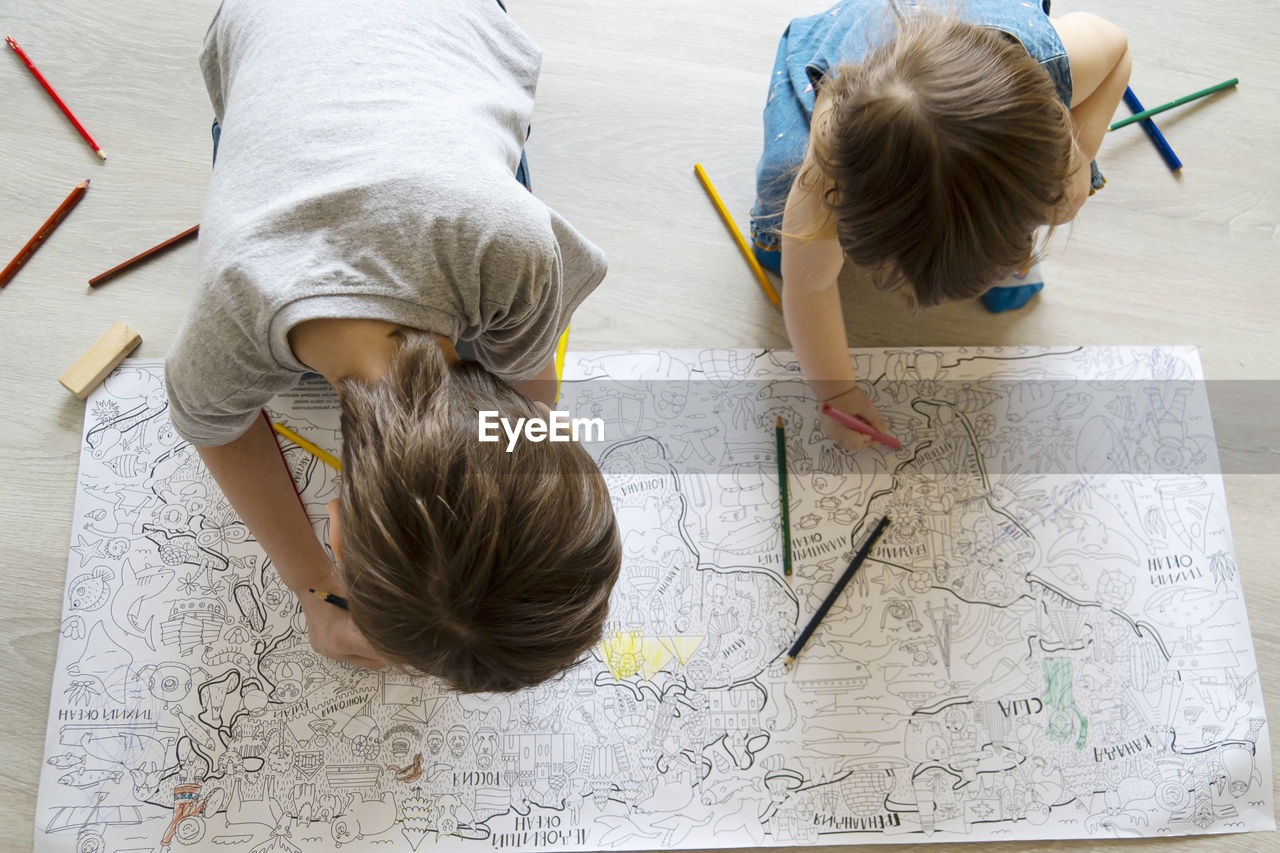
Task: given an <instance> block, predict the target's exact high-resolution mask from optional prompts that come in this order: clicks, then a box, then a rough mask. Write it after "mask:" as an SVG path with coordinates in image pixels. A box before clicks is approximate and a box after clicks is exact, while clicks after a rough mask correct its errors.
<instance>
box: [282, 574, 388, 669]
mask: <svg viewBox="0 0 1280 853" xmlns="http://www.w3.org/2000/svg"><path fill="white" fill-rule="evenodd" d="M334 574H335V579H334V581H333V585H332V587H331V588H329V589H326V590H325V592H331V593H333V594H334V595H338V596H342V597H345V596H346V589H345V587H343V586H342V584H341V583H339V582H338V581H337V578H336V572H335V573H334ZM299 600H300V601H301V602H302V612H303V613H304V614H306V617H307V637H308V638H309V639H310V640H311V648H312V649H313V650H315V651H316V652H317V653H318V654H322V655H324V656H325V657H327V658H333V659H334V660H339V661H342V662H344V663H351V664H355V665H356V666H362V667H364V668H365V669H383V668H384V667H386V666H387V661H386V659H384V658H383V657H382V655H380V654H378V652H376V651H375V650H374V648H373V646H371V645H369V641H368V640H366V639H365V638H364V635H363V634H361V633H360V629H359V628H357V627H356V623H355V622H353V621H352V620H351V614H350V613H348V612H347V611H345V610H343V609H342V608H341V607H335V606H334V605H332V604H330V603H329V602H327V601H324V600H323V599H321V598H319V597H318V596H315V595H311V594H309V593H305V594H303V595H302V596H301V597H300V599H299Z"/></svg>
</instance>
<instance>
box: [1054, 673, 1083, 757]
mask: <svg viewBox="0 0 1280 853" xmlns="http://www.w3.org/2000/svg"><path fill="white" fill-rule="evenodd" d="M1044 704H1045V706H1046V707H1048V708H1049V728H1048V729H1046V730H1045V734H1046V735H1048V736H1049V740H1052V741H1055V742H1057V743H1066V742H1067V740H1068V739H1069V738H1070V737H1071V733H1072V732H1074V731H1075V730H1076V723H1077V721H1079V730H1080V731H1079V735H1078V736H1077V737H1076V749H1084V744H1085V741H1086V740H1087V739H1088V735H1089V721H1088V720H1087V719H1086V718H1085V716H1084V714H1082V713H1080V709H1079V708H1078V707H1076V700H1075V696H1074V695H1073V693H1072V689H1071V659H1070V658H1045V661H1044ZM1073 714H1074V715H1075V719H1072V715H1073Z"/></svg>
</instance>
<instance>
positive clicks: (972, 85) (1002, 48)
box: [800, 13, 1072, 307]
mask: <svg viewBox="0 0 1280 853" xmlns="http://www.w3.org/2000/svg"><path fill="white" fill-rule="evenodd" d="M819 97H822V98H826V99H829V101H830V108H829V109H828V110H827V111H826V121H824V122H820V123H818V124H815V126H814V128H813V132H812V133H811V134H810V140H811V145H812V152H813V159H814V162H815V164H816V165H817V169H818V171H819V174H818V175H812V174H810V175H805V174H803V173H802V174H801V175H800V179H802V180H806V184H802V186H814V185H816V183H817V182H818V181H821V183H822V184H823V185H825V186H826V190H825V192H824V197H823V202H824V204H825V206H826V207H827V208H829V209H830V210H831V211H833V213H834V216H835V220H836V234H837V237H838V240H839V242H840V246H841V248H842V250H843V251H844V253H845V255H846V256H847V257H848V258H850V259H851V260H852V261H853V262H854V263H856V264H858V265H860V266H862V267H864V268H868V269H869V270H870V271H871V272H872V275H873V277H874V279H875V281H876V285H877V286H878V287H880V288H881V289H885V290H898V289H901V290H903V291H904V293H905V294H906V295H908V296H909V297H913V298H914V300H915V302H916V303H917V304H918V305H920V306H923V307H927V306H930V305H936V304H938V303H940V302H944V301H946V300H950V299H967V298H972V297H974V296H977V295H979V294H980V293H982V292H983V291H984V290H986V289H987V288H988V287H989V286H990V285H991V284H993V283H994V282H996V281H997V280H999V278H1001V277H1002V276H1004V275H1007V274H1008V273H1010V272H1012V271H1015V270H1017V269H1019V268H1020V267H1023V266H1026V265H1028V264H1029V263H1030V262H1031V260H1032V251H1033V245H1032V235H1033V233H1034V231H1035V229H1036V227H1037V226H1040V225H1043V224H1045V222H1046V221H1047V219H1048V217H1049V215H1050V212H1051V211H1052V209H1053V208H1054V207H1055V206H1056V205H1058V204H1059V203H1061V202H1062V200H1063V199H1064V197H1065V190H1066V185H1067V177H1068V175H1069V173H1070V170H1071V167H1072V164H1071V162H1070V160H1071V152H1072V134H1071V119H1070V113H1069V112H1068V110H1067V109H1066V107H1065V106H1064V105H1063V104H1062V102H1061V100H1060V99H1059V98H1058V95H1057V92H1056V90H1055V88H1054V85H1053V81H1052V80H1051V79H1050V78H1049V75H1048V73H1047V72H1045V70H1044V69H1042V68H1041V67H1040V66H1039V64H1038V63H1037V62H1036V61H1035V60H1034V59H1032V58H1031V56H1030V55H1029V54H1028V53H1027V51H1026V49H1025V48H1023V47H1022V45H1021V44H1020V43H1019V42H1017V40H1015V39H1013V38H1012V37H1011V36H1006V35H1004V34H1003V33H999V32H995V31H992V30H989V29H986V28H983V27H979V26H975V25H973V24H968V23H965V22H963V21H958V20H955V19H954V18H946V17H942V16H939V15H936V14H930V13H922V14H920V15H917V16H913V17H912V18H910V19H908V20H906V21H904V22H903V23H901V24H900V25H899V29H898V32H897V35H896V37H895V38H893V39H891V40H890V41H889V42H887V43H885V44H883V45H880V46H879V47H876V48H874V49H873V50H871V51H870V52H869V53H868V54H867V56H866V59H865V60H864V61H863V62H862V63H861V64H860V65H840V66H838V67H837V68H836V69H835V70H834V73H833V75H832V76H831V77H829V78H827V79H826V80H824V81H822V84H821V88H820V94H819Z"/></svg>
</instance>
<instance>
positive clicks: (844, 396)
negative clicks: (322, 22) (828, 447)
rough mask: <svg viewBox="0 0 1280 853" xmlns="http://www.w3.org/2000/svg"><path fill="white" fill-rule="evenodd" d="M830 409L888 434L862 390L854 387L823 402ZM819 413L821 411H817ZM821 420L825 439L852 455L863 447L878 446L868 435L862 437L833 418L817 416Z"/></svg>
mask: <svg viewBox="0 0 1280 853" xmlns="http://www.w3.org/2000/svg"><path fill="white" fill-rule="evenodd" d="M822 402H824V403H829V404H830V405H831V406H832V407H834V408H837V409H839V410H841V411H842V412H847V413H848V414H850V415H853V416H854V417H855V418H860V419H862V420H864V421H866V422H867V423H868V424H870V425H871V426H872V427H873V428H874V429H875V430H876V431H877V432H882V433H885V434H886V435H887V434H888V433H889V425H888V424H886V423H885V422H884V418H882V417H880V413H879V412H877V411H876V407H875V405H874V404H873V403H872V402H871V398H870V397H868V396H867V395H866V394H864V393H862V390H861V389H860V388H858V387H857V386H856V385H855V386H854V387H852V388H850V389H849V390H848V391H845V392H843V393H841V394H839V395H837V396H835V397H831V398H830V399H827V400H823V401H822ZM819 411H821V409H819ZM819 417H821V418H822V432H823V434H825V435H826V437H827V438H829V439H831V440H832V441H834V442H835V443H836V444H839V445H840V446H841V447H843V448H844V449H845V450H848V451H851V452H853V453H856V452H858V451H859V450H861V449H862V448H864V447H867V446H868V445H871V444H879V442H877V441H875V439H873V438H872V437H871V436H869V435H863V434H862V433H860V432H858V431H857V430H852V429H849V428H848V427H847V426H845V425H844V424H842V423H840V422H839V421H837V420H836V419H835V418H832V417H829V416H828V415H821V414H820V415H819Z"/></svg>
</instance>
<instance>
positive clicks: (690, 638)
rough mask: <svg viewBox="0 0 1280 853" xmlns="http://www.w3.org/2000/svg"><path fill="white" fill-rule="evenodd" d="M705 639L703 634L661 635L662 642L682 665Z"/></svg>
mask: <svg viewBox="0 0 1280 853" xmlns="http://www.w3.org/2000/svg"><path fill="white" fill-rule="evenodd" d="M706 639H707V637H706V635H705V634H677V635H673V636H668V637H663V638H662V643H663V645H665V646H666V647H667V649H668V651H670V652H671V654H673V655H675V656H676V662H677V663H679V664H680V665H681V666H684V665H685V664H686V663H688V662H689V658H691V657H693V653H694V652H696V651H697V650H698V649H699V647H701V646H702V643H703V642H704V641H705V640H706Z"/></svg>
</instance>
